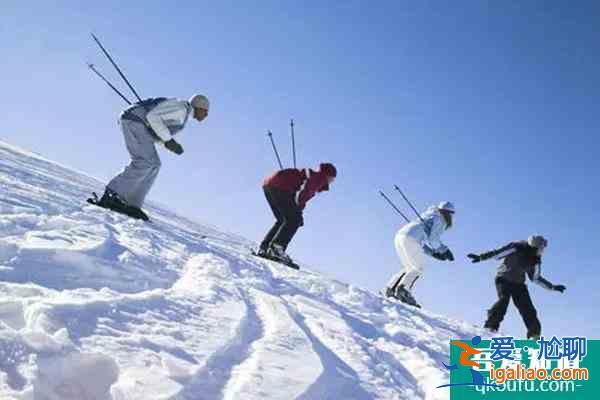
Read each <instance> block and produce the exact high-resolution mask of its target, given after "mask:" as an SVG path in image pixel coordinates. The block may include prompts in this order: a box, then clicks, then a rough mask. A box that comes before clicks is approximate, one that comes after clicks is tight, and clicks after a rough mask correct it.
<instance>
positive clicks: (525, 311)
mask: <svg viewBox="0 0 600 400" xmlns="http://www.w3.org/2000/svg"><path fill="white" fill-rule="evenodd" d="M496 291H497V292H498V301H496V303H495V304H494V305H493V306H492V308H490V309H489V310H488V319H487V321H486V322H485V327H486V328H489V329H494V330H497V329H498V328H499V327H500V322H502V320H503V319H504V316H505V315H506V309H507V308H508V303H509V302H510V299H511V298H512V300H513V302H514V303H515V306H516V307H517V309H518V310H519V313H520V314H521V317H522V318H523V322H525V326H526V327H527V336H528V337H531V336H539V335H540V334H541V331H542V326H541V324H540V321H539V320H538V317H537V311H536V309H535V306H534V305H533V302H532V301H531V296H530V295H529V289H527V285H525V284H524V283H514V282H510V281H507V280H506V279H503V278H500V277H498V278H496Z"/></svg>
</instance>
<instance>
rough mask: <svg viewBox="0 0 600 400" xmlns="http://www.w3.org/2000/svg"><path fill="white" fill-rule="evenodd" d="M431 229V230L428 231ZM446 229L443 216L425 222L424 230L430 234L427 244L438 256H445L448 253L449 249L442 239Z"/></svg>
mask: <svg viewBox="0 0 600 400" xmlns="http://www.w3.org/2000/svg"><path fill="white" fill-rule="evenodd" d="M428 228H429V229H428ZM445 229H446V225H445V222H443V221H442V217H441V216H433V217H430V218H427V219H426V220H425V226H424V230H425V232H426V233H427V232H428V233H429V234H428V237H427V242H428V245H429V247H430V248H431V250H433V251H434V252H435V253H437V254H440V255H441V254H445V253H446V252H447V251H448V247H447V246H446V245H445V244H443V243H442V241H441V240H440V237H441V236H442V232H444V230H445Z"/></svg>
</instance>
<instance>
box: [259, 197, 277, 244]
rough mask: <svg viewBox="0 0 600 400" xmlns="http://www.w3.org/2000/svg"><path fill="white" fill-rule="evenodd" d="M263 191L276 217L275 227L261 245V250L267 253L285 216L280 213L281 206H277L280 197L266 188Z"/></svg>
mask: <svg viewBox="0 0 600 400" xmlns="http://www.w3.org/2000/svg"><path fill="white" fill-rule="evenodd" d="M263 190H264V192H265V197H266V199H267V202H268V203H269V206H270V207H271V211H272V212H273V215H274V216H275V223H274V224H273V227H272V228H271V229H269V231H268V232H267V234H266V235H265V238H264V239H263V241H262V242H261V244H260V250H261V251H263V252H266V251H267V250H268V249H269V247H270V246H271V242H272V241H273V238H274V237H275V235H276V234H277V232H279V229H281V224H282V223H283V215H282V214H281V212H280V211H279V205H278V204H277V203H278V202H277V200H278V197H277V195H276V194H275V192H274V190H272V189H269V188H264V189H263Z"/></svg>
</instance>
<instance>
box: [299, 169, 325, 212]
mask: <svg viewBox="0 0 600 400" xmlns="http://www.w3.org/2000/svg"><path fill="white" fill-rule="evenodd" d="M326 183H327V181H324V178H323V177H322V176H321V175H316V176H315V175H314V174H312V175H311V176H310V177H309V178H308V179H307V180H306V181H305V182H304V184H303V185H302V187H301V188H300V190H299V191H298V193H297V195H296V202H297V204H298V207H300V209H301V210H304V208H305V207H306V203H307V202H308V201H309V200H310V199H312V198H313V197H315V195H316V194H317V192H318V191H319V189H321V187H322V186H323V185H324V184H326Z"/></svg>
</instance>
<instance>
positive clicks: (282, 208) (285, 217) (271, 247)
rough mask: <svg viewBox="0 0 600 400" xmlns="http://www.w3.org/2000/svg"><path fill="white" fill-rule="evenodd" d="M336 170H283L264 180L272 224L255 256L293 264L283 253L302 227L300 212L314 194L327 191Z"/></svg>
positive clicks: (326, 167)
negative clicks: (272, 219)
mask: <svg viewBox="0 0 600 400" xmlns="http://www.w3.org/2000/svg"><path fill="white" fill-rule="evenodd" d="M336 175H337V170H336V169H335V167H334V166H333V164H330V163H323V164H321V165H320V166H319V170H318V171H313V170H312V169H309V168H307V169H295V168H289V169H283V170H281V171H278V172H276V173H275V174H274V175H272V176H271V177H269V178H267V179H265V181H264V184H263V190H264V192H265V197H266V198H267V201H268V202H269V205H270V206H271V210H272V211H273V214H274V215H275V218H276V221H275V224H274V225H273V227H272V228H271V229H270V230H269V232H268V233H267V235H266V236H265V238H264V240H263V241H262V243H261V244H260V248H259V251H258V255H259V256H261V257H266V258H271V259H273V260H276V261H280V262H283V263H285V264H288V265H295V264H294V263H293V261H292V259H291V258H290V257H289V256H288V255H287V254H286V253H285V251H286V249H287V247H288V244H289V243H290V241H291V240H292V238H293V237H294V235H295V234H296V231H297V230H298V228H300V227H301V226H303V225H304V218H303V215H302V212H303V210H304V208H305V207H306V203H307V202H308V201H309V200H310V199H312V198H313V197H314V196H315V195H316V194H317V193H319V192H324V191H327V190H329V185H331V183H332V182H333V181H334V180H335V177H336Z"/></svg>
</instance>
